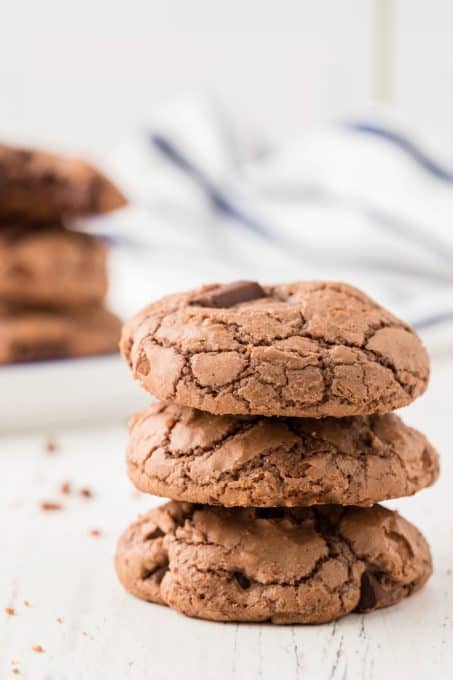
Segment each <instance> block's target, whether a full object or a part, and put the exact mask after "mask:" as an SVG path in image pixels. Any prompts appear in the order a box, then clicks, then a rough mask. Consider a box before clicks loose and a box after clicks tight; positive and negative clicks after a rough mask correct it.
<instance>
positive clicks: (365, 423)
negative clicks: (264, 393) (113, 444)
mask: <svg viewBox="0 0 453 680" xmlns="http://www.w3.org/2000/svg"><path fill="white" fill-rule="evenodd" d="M127 462H128V472H129V476H130V478H131V480H132V482H133V483H134V484H135V486H136V487H137V489H140V491H145V492H147V493H152V494H155V495H158V496H164V497H166V498H173V499H174V500H178V501H188V502H191V503H207V504H209V505H223V506H246V507H247V506H255V507H267V506H277V507H278V506H280V507H284V506H289V507H294V506H299V505H322V504H330V503H339V504H340V505H373V503H376V502H377V501H382V500H386V499H389V498H397V497H400V496H409V495H411V494H413V493H415V492H416V491H419V490H420V489H423V488H424V487H426V486H429V485H431V484H433V483H434V482H435V480H436V479H437V477H438V474H439V459H438V456H437V453H436V452H435V450H434V449H433V447H432V446H431V445H430V444H429V442H428V441H427V440H426V437H424V436H423V435H422V434H420V432H417V430H414V429H412V428H410V427H407V426H406V425H404V423H403V422H402V421H401V420H400V419H399V418H398V417H397V416H395V415H392V414H389V415H376V416H356V417H354V418H351V417H350V418H341V419H336V418H324V419H322V420H313V419H309V418H287V419H277V418H263V417H259V416H254V417H253V416H250V417H240V416H213V415H211V414H208V413H203V412H202V411H196V410H195V409H191V408H187V407H184V406H175V405H170V404H162V403H161V404H153V405H152V406H150V407H148V408H147V409H145V410H144V411H142V412H141V413H138V414H137V415H136V416H135V417H134V418H133V419H132V421H131V423H130V442H129V447H128V453H127Z"/></svg>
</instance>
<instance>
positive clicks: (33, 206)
mask: <svg viewBox="0 0 453 680" xmlns="http://www.w3.org/2000/svg"><path fill="white" fill-rule="evenodd" d="M125 204H126V199H125V198H124V196H123V195H122V194H121V192H120V191H119V190H118V189H117V188H116V187H115V186H114V185H113V184H112V182H110V180H108V179H107V177H105V176H104V175H103V174H102V173H100V172H99V171H98V170H97V169H96V168H94V167H93V166H92V165H90V164H89V163H86V162H85V161H82V160H78V159H75V158H66V157H64V156H57V155H55V154H50V153H46V152H44V151H40V150H38V149H20V148H14V147H10V146H6V145H0V220H11V219H13V220H14V219H17V220H25V221H36V222H39V221H42V222H48V221H54V220H59V219H61V218H63V217H74V216H76V215H89V214H95V213H104V212H109V211H111V210H115V209H117V208H121V207H122V206H124V205H125Z"/></svg>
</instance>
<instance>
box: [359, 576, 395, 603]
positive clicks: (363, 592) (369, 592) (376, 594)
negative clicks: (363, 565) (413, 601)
mask: <svg viewBox="0 0 453 680" xmlns="http://www.w3.org/2000/svg"><path fill="white" fill-rule="evenodd" d="M389 596H391V593H388V592H387V591H386V590H384V589H383V588H382V586H381V584H380V583H379V581H378V580H377V578H376V577H375V576H374V575H373V574H372V573H371V572H369V571H365V572H364V573H363V574H362V582H361V586H360V600H359V604H358V605H357V609H356V611H358V612H368V611H371V610H373V609H377V608H378V607H382V606H384V605H385V604H386V602H388V601H389Z"/></svg>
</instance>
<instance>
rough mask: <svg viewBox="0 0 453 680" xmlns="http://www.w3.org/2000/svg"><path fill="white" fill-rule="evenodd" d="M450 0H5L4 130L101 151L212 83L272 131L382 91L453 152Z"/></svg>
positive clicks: (320, 117)
mask: <svg viewBox="0 0 453 680" xmlns="http://www.w3.org/2000/svg"><path fill="white" fill-rule="evenodd" d="M452 25H453V3H451V2H450V0H434V2H428V1H427V0H341V2H338V1H336V0H316V1H315V0H279V1H277V0H247V1H244V0H229V2H219V1H213V0H190V1H187V0H129V2H114V1H113V0H78V1H77V2H67V1H62V0H40V1H39V2H31V1H27V0H14V2H7V0H0V135H1V136H2V137H4V136H7V137H8V138H11V136H14V138H16V139H18V140H22V141H38V142H41V143H47V144H51V145H57V146H61V147H64V148H67V149H69V150H75V151H81V152H84V153H90V154H93V155H99V154H105V153H108V152H109V151H110V150H111V149H112V147H113V146H115V145H116V144H117V143H118V141H119V140H120V139H122V138H123V137H124V136H126V135H127V134H128V133H129V132H130V131H131V129H133V128H134V127H137V126H139V125H141V124H143V123H146V121H147V120H149V118H150V116H151V114H152V112H153V111H154V110H155V109H156V108H157V107H159V106H160V105H161V104H163V103H165V102H166V101H168V100H169V99H171V98H172V97H174V96H179V95H181V94H182V93H187V92H194V91H199V90H207V91H211V92H215V93H216V94H217V95H218V96H219V97H220V98H221V99H222V101H224V102H225V104H226V106H227V107H229V108H230V109H231V110H232V111H233V113H235V114H236V116H237V117H238V119H239V120H240V121H241V122H243V123H244V124H245V125H249V126H256V127H258V128H259V129H262V130H265V132H266V134H268V135H271V136H273V137H275V138H277V139H279V138H290V137H292V136H293V135H294V134H298V133H300V132H303V131H304V130H305V129H306V128H307V127H308V126H310V125H312V124H313V123H317V122H321V121H325V120H330V119H332V118H337V117H340V116H344V115H347V114H351V113H354V114H357V113H358V112H361V111H364V110H366V108H367V107H368V106H369V104H370V102H371V101H373V100H376V99H378V100H379V101H381V102H382V101H383V102H385V103H387V104H388V103H390V104H391V105H392V106H393V107H394V108H395V109H396V110H397V111H399V112H400V114H401V115H402V117H403V118H404V120H406V121H409V122H410V124H411V125H413V126H414V127H415V128H417V130H419V131H421V132H422V133H423V134H425V135H426V137H427V139H429V140H430V141H432V143H433V144H437V145H438V146H439V147H440V144H441V143H442V146H443V147H445V146H446V147H447V150H448V151H449V153H450V155H451V157H453V137H452V135H451V134H450V130H451V121H452V120H453V89H452V87H451V83H452V80H453V50H452V49H451V27H452Z"/></svg>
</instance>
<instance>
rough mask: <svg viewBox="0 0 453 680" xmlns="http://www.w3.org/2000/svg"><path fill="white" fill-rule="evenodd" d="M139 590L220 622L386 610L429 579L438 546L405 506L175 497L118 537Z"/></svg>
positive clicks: (122, 562) (125, 568) (127, 578)
mask: <svg viewBox="0 0 453 680" xmlns="http://www.w3.org/2000/svg"><path fill="white" fill-rule="evenodd" d="M116 569H117V573H118V576H119V578H120V580H121V582H122V583H123V585H124V587H125V588H126V589H127V590H128V591H129V592H131V593H133V594H134V595H136V596H137V597H140V598H142V599H144V600H149V601H151V602H159V603H163V604H167V605H169V606H171V607H173V608H174V609H177V610H178V611H180V612H182V613H184V614H187V615H188V616H195V617H198V618H204V619H211V620H214V621H272V622H273V623H325V622H327V621H332V620H334V619H337V618H339V617H341V616H344V615H345V614H348V613H350V612H353V611H358V612H366V611H371V610H373V609H378V608H380V607H387V606H389V605H392V604H395V603H397V602H398V601H399V600H401V599H403V598H404V597H407V596H408V595H411V594H412V593H413V592H414V591H416V590H418V589H419V588H420V587H421V586H422V585H423V584H424V583H425V582H426V581H427V579H428V578H429V576H430V574H431V571H432V565H431V556H430V551H429V547H428V545H427V543H426V541H425V539H424V538H423V536H422V535H421V534H420V532H419V531H418V530H417V529H416V528H415V527H414V526H412V525H411V524H409V522H407V521H405V520H404V519H403V518H402V517H400V516H399V515H398V514H397V513H396V512H391V511H390V510H387V509H385V508H383V507H380V506H378V505H375V506H373V507H372V508H351V507H346V508H343V507H340V506H325V507H313V508H297V509H293V510H288V509H287V510H282V509H261V510H260V509H251V508H250V509H237V508H236V509H229V510H226V509H222V508H209V507H207V506H191V505H189V504H186V503H177V502H171V503H168V504H166V505H163V506H161V507H160V508H157V509H155V510H152V511H151V512H150V513H148V514H147V515H144V516H143V517H141V518H139V519H138V520H137V521H136V522H134V523H133V524H132V525H131V526H130V527H129V528H128V529H127V530H126V532H125V533H124V534H123V536H122V537H121V538H120V540H119V543H118V549H117V554H116Z"/></svg>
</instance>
